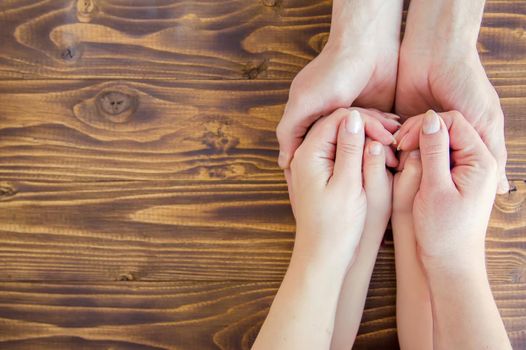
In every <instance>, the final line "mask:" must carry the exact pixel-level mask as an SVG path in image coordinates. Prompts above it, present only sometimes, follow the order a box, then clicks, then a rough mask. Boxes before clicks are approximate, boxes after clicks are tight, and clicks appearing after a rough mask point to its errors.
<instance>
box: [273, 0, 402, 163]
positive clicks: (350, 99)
mask: <svg viewBox="0 0 526 350" xmlns="http://www.w3.org/2000/svg"><path fill="white" fill-rule="evenodd" d="M340 2H341V1H340ZM362 3H363V4H362ZM377 3H379V4H377ZM401 3H402V2H401V1H398V0H396V1H390V2H388V3H386V2H378V1H372V0H367V1H360V0H358V1H347V0H346V1H345V5H344V4H338V1H335V2H334V6H335V11H334V13H333V24H332V25H331V34H330V38H329V40H328V42H327V44H326V45H325V47H324V49H323V50H322V52H321V53H320V55H319V56H318V57H316V58H315V59H314V60H313V61H312V62H310V63H309V64H308V65H307V66H305V68H303V70H302V71H301V72H300V73H298V75H297V76H296V77H295V78H294V81H293V82H292V85H291V88H290V93H289V100H288V102H287V106H286V108H285V112H284V114H283V118H282V119H281V122H280V123H279V125H278V127H277V130H276V133H277V137H278V141H279V144H280V156H279V165H280V166H281V167H282V168H287V167H288V166H289V163H290V160H291V159H292V156H293V155H294V152H295V150H296V149H297V148H298V146H299V145H300V144H301V142H302V141H303V137H304V136H305V134H306V132H307V130H308V129H309V127H310V126H311V125H312V124H313V123H314V122H315V121H316V120H317V119H318V118H319V117H320V116H323V115H327V114H328V113H331V112H332V111H333V110H335V109H337V108H345V107H350V106H351V105H353V104H355V105H358V106H361V107H367V108H376V109H379V110H382V111H389V110H391V108H392V105H393V101H394V93H395V87H396V75H397V62H398V50H399V46H400V44H399V31H400V18H399V17H400V16H401V12H402V9H401ZM337 5H339V6H337ZM373 5H374V6H373ZM369 7H371V8H370V9H369ZM348 12H349V13H351V14H350V15H347V13H348ZM398 13H399V14H400V16H398V15H397V14H398ZM347 32H352V33H353V35H352V36H349V35H347Z"/></svg>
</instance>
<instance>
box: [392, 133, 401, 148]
mask: <svg viewBox="0 0 526 350" xmlns="http://www.w3.org/2000/svg"><path fill="white" fill-rule="evenodd" d="M399 133H400V130H396V131H395V133H394V134H393V139H394V142H393V145H396V144H397V143H398V141H397V140H396V137H397V136H398V134H399Z"/></svg>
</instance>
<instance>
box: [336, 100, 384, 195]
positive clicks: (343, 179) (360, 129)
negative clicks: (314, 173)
mask: <svg viewBox="0 0 526 350" xmlns="http://www.w3.org/2000/svg"><path fill="white" fill-rule="evenodd" d="M364 143H365V133H364V122H363V119H362V116H361V115H360V112H358V111H357V110H352V111H351V112H350V113H349V114H348V115H347V116H346V117H345V118H344V119H343V120H342V122H341V123H340V127H339V130H338V141H337V145H336V160H335V162H334V171H333V177H332V182H333V183H335V184H337V186H343V187H345V188H348V189H350V190H353V189H361V188H362V158H363V147H364ZM382 165H383V164H382Z"/></svg>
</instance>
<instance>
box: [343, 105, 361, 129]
mask: <svg viewBox="0 0 526 350" xmlns="http://www.w3.org/2000/svg"><path fill="white" fill-rule="evenodd" d="M345 129H346V130H347V132H350V133H351V134H357V133H359V132H360V131H362V129H363V120H362V116H361V115H360V112H358V111H357V110H355V109H354V110H352V111H351V114H350V115H349V116H347V119H346V120H345Z"/></svg>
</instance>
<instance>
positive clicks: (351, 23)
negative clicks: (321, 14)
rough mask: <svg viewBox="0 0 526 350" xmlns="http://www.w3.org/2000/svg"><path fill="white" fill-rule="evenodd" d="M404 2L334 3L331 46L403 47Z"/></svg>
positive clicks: (354, 0)
mask: <svg viewBox="0 0 526 350" xmlns="http://www.w3.org/2000/svg"><path fill="white" fill-rule="evenodd" d="M402 6H403V1H402V0H390V1H383V0H335V1H334V4H333V11H332V20H331V29H330V35H329V43H331V44H333V46H338V47H342V48H346V47H354V48H356V47H376V48H378V49H379V50H380V49H381V48H382V47H383V48H384V50H385V49H386V48H390V47H393V48H396V49H398V47H399V46H400V24H401V19H402Z"/></svg>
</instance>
